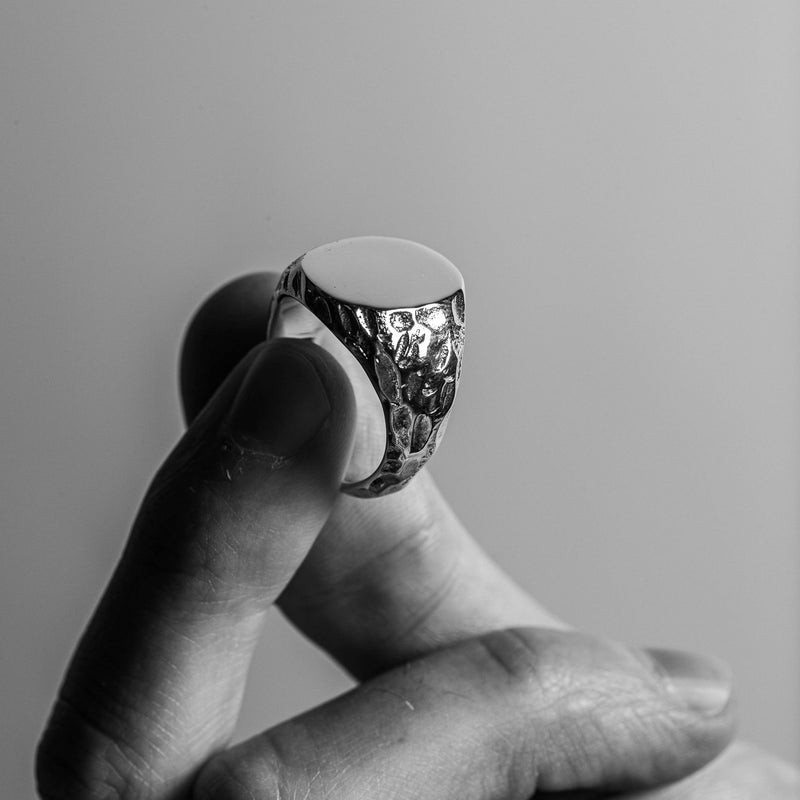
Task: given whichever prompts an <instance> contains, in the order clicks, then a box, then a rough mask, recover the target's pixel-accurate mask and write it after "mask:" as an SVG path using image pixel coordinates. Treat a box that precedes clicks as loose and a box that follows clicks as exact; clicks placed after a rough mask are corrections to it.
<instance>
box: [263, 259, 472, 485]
mask: <svg viewBox="0 0 800 800" xmlns="http://www.w3.org/2000/svg"><path fill="white" fill-rule="evenodd" d="M302 261H303V259H302V257H301V258H299V259H297V260H296V261H295V262H293V263H292V264H290V265H289V266H288V267H287V268H286V270H285V271H284V272H283V275H282V276H281V279H280V281H279V282H278V286H277V288H276V290H275V295H274V297H273V300H272V304H273V307H272V314H271V319H273V320H274V319H275V318H276V314H277V306H278V303H280V301H281V299H282V298H283V297H291V298H292V299H294V300H296V301H298V302H299V303H302V304H303V305H304V306H305V307H306V308H307V309H308V310H309V311H311V312H312V313H313V314H314V315H315V316H316V317H317V318H318V319H319V320H320V322H322V323H323V324H324V325H325V327H326V328H328V329H329V330H330V331H331V332H332V333H333V334H334V335H335V336H336V338H337V339H339V341H341V342H342V343H343V344H344V346H345V347H346V348H347V349H348V350H349V351H350V353H352V355H353V357H354V358H355V359H356V360H357V361H358V363H359V364H360V365H361V367H362V368H363V370H364V372H365V373H366V375H367V377H368V378H369V381H370V383H371V384H372V386H373V387H374V389H375V392H376V394H377V395H378V399H379V400H380V402H381V407H382V409H383V414H384V420H385V423H386V448H385V450H384V453H383V458H382V460H381V462H380V464H379V465H378V467H377V469H376V470H375V472H373V473H372V475H370V476H369V477H367V478H365V479H364V480H361V481H358V482H357V483H347V484H343V486H342V491H343V492H346V493H347V494H351V495H355V496H356V497H380V496H381V495H386V494H390V493H391V492H396V491H398V490H399V489H401V488H402V487H403V486H405V485H406V484H407V483H408V482H409V481H410V480H411V478H413V477H414V475H415V474H416V473H417V472H419V470H420V469H421V468H422V466H423V465H424V464H425V462H426V461H428V459H429V458H430V457H431V456H432V455H433V453H434V452H435V450H436V447H437V445H438V444H439V442H440V441H441V439H442V436H443V434H444V429H445V427H446V424H447V415H448V412H449V411H450V408H451V406H452V405H453V400H454V399H455V395H456V390H457V388H458V380H459V377H460V375H461V360H462V353H463V349H464V293H463V291H461V290H459V291H457V292H456V293H455V294H452V295H450V296H449V297H444V298H442V299H441V300H437V301H436V302H432V303H426V304H425V305H422V306H418V307H416V308H391V309H385V308H372V307H370V306H363V305H354V304H351V303H347V302H343V301H341V300H338V299H336V298H334V297H331V296H330V295H329V294H327V293H326V292H324V291H322V290H321V289H320V288H319V287H318V286H316V285H315V284H314V283H313V282H312V281H311V280H310V279H309V278H308V277H307V276H306V274H305V272H304V271H303V267H302Z"/></svg>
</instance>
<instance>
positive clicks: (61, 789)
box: [35, 701, 153, 800]
mask: <svg viewBox="0 0 800 800" xmlns="http://www.w3.org/2000/svg"><path fill="white" fill-rule="evenodd" d="M35 770H36V784H37V790H38V793H39V796H40V797H41V798H42V799H43V800H132V798H139V797H146V796H149V792H150V789H151V788H152V785H153V783H152V781H151V776H150V775H149V772H148V770H147V769H146V766H145V765H144V764H143V763H142V762H141V760H140V758H139V757H138V755H137V754H136V753H135V751H133V750H132V749H131V748H129V747H127V746H126V745H125V744H124V743H121V742H119V741H117V740H115V739H113V738H112V737H111V736H109V735H107V734H106V733H105V732H104V731H102V730H101V729H100V728H99V727H98V726H97V725H95V724H94V723H92V722H91V720H89V719H88V718H87V717H85V716H83V715H80V714H77V713H76V712H75V710H74V709H73V708H72V707H71V706H69V705H68V704H66V703H65V702H64V701H59V702H58V703H57V705H56V708H55V710H54V713H53V717H52V718H51V721H50V723H49V724H48V726H47V729H46V730H45V732H44V734H43V736H42V738H41V740H40V742H39V745H38V747H37V750H36V766H35Z"/></svg>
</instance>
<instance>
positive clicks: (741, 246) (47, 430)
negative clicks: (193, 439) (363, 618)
mask: <svg viewBox="0 0 800 800" xmlns="http://www.w3.org/2000/svg"><path fill="white" fill-rule="evenodd" d="M799 22H800V21H799V20H798V4H796V3H794V2H739V1H736V2H734V1H732V0H728V1H726V2H706V1H703V2H673V1H670V2H647V3H642V2H602V3H601V2H494V3H488V2H466V3H465V2H463V0H459V1H458V2H456V0H453V2H433V3H429V2H424V3H423V2H402V3H400V2H374V0H369V1H368V0H364V1H363V2H337V3H325V2H317V3H303V2H297V1H296V0H294V1H293V2H291V3H290V2H251V1H248V0H241V1H240V2H237V3H233V4H232V3H224V4H223V3H221V2H211V1H209V2H206V3H200V2H197V3H189V2H170V3H156V2H151V1H150V0H148V1H147V2H138V3H119V2H109V1H108V0H103V1H102V2H100V1H99V0H93V1H89V0H83V1H82V2H80V3H78V2H64V0H60V1H59V2H37V3H29V2H22V0H6V2H4V3H3V9H2V11H0V92H1V93H2V106H1V107H0V148H1V149H0V203H2V206H1V207H0V211H1V213H0V269H2V273H1V274H2V284H1V285H0V286H1V288H0V437H2V440H1V441H2V452H3V459H2V466H0V497H1V498H2V502H1V503H0V525H1V526H2V527H1V528H0V530H2V540H0V541H1V545H0V546H1V547H2V557H0V591H2V598H0V599H1V600H2V603H1V604H0V608H2V631H1V632H0V635H2V647H1V648H0V659H1V663H0V687H2V688H1V689H0V692H1V697H2V709H0V719H2V728H3V733H2V748H0V775H2V776H3V780H4V782H5V784H6V787H5V788H6V791H7V794H8V796H15V797H23V796H26V795H27V796H30V795H31V794H32V789H31V788H30V787H31V781H30V778H29V775H30V772H31V754H32V747H33V741H34V739H35V737H36V734H37V732H38V730H39V729H40V728H41V726H42V723H43V721H44V717H45V714H46V710H47V708H48V705H49V703H50V701H51V697H52V695H53V693H54V691H55V688H56V685H57V682H58V679H59V676H60V673H61V671H62V669H63V666H64V663H65V660H66V658H67V657H68V654H69V652H70V649H71V647H72V644H73V642H74V640H75V638H76V637H77V635H78V632H79V630H80V629H81V627H82V626H83V624H84V622H85V620H86V618H87V616H88V614H89V613H90V610H91V608H92V606H93V604H94V602H95V601H96V599H97V597H98V595H99V593H100V591H101V588H102V586H103V585H104V582H105V580H106V578H107V576H108V574H109V571H110V569H111V567H112V564H113V563H114V561H115V559H116V557H117V555H118V553H119V551H120V548H121V546H122V542H123V539H124V536H125V534H126V529H127V527H128V525H129V523H130V520H131V518H132V516H133V514H134V512H135V509H136V505H137V503H138V500H139V498H140V497H141V494H142V492H143V490H144V488H145V485H146V484H147V482H148V479H149V476H150V475H151V473H152V472H153V470H154V469H155V467H156V466H157V465H158V463H159V461H160V459H161V458H162V457H163V456H164V454H165V453H166V452H167V450H168V449H169V448H170V446H171V443H172V442H173V441H174V440H175V438H176V437H177V436H178V435H179V433H180V430H181V422H180V417H179V412H178V405H177V401H176V380H175V364H176V357H177V351H178V347H179V342H180V338H181V333H182V330H183V328H184V325H185V322H186V320H187V318H188V317H189V315H190V314H191V313H192V311H193V309H194V308H195V306H196V305H197V304H198V303H199V302H200V301H201V300H202V298H203V297H204V296H205V295H206V294H207V293H208V292H210V291H211V290H212V289H214V288H215V287H216V286H217V285H219V284H220V283H221V282H223V281H225V280H226V279H229V278H230V277H233V276H235V275H237V274H240V273H242V272H245V271H249V270H252V269H257V268H262V267H265V266H270V267H274V268H278V267H282V266H284V265H285V264H286V263H288V262H289V261H290V260H291V259H292V258H294V257H295V256H297V255H299V254H300V253H302V252H303V251H305V250H306V249H308V248H309V247H312V246H314V245H317V244H320V243H323V242H325V241H329V240H332V239H337V238H341V237H343V236H351V235H358V234H364V233H383V234H388V235H397V236H403V237H408V238H412V239H417V240H419V241H421V242H424V243H426V244H428V245H430V246H432V247H434V248H436V249H439V250H441V251H442V252H443V253H445V254H446V255H447V256H448V257H450V258H451V259H452V260H453V261H454V262H455V263H456V264H457V265H458V266H459V267H460V268H461V270H462V271H463V273H464V276H465V279H466V282H467V289H468V303H469V306H468V314H469V317H468V319H469V339H468V350H467V356H466V363H465V367H464V374H463V382H462V389H461V392H460V396H459V401H458V403H457V404H456V408H455V411H454V418H453V419H452V422H451V425H450V428H449V432H448V438H447V440H446V442H445V446H444V448H443V450H442V451H441V452H440V453H439V454H438V455H437V457H436V459H435V461H434V472H435V473H436V474H437V476H438V477H439V479H440V481H441V483H442V484H444V486H445V488H446V489H447V491H448V493H449V495H450V496H451V497H452V500H453V503H454V505H455V506H456V508H457V509H458V510H459V512H460V514H461V515H462V517H463V518H464V519H465V521H466V522H467V523H468V525H469V526H470V527H471V529H472V530H473V531H474V533H475V535H476V536H477V537H478V538H479V539H480V540H481V541H482V542H483V543H484V544H485V546H486V547H487V548H488V549H489V550H490V551H491V552H492V553H493V554H494V555H495V556H496V557H497V558H498V559H499V560H500V562H501V563H502V564H504V565H505V566H506V567H507V569H508V570H510V571H511V572H512V573H513V574H514V575H515V576H516V577H517V578H518V579H519V580H520V581H521V582H522V583H523V584H524V585H526V586H527V587H529V588H530V589H531V591H532V592H534V593H535V594H536V596H537V597H539V599H541V600H542V601H543V602H545V603H546V604H548V605H549V606H550V607H551V608H552V609H553V610H554V611H556V612H557V613H558V614H560V615H562V616H563V617H564V618H566V619H568V620H569V621H571V622H573V623H575V624H577V625H580V626H583V627H586V628H589V629H591V630H594V631H598V632H602V633H605V634H609V635H612V636H616V637H620V638H623V639H626V640H630V641H633V642H640V643H657V644H660V645H664V646H679V647H687V648H698V649H700V650H709V651H712V652H715V653H717V654H719V655H721V656H723V657H725V658H727V659H728V660H730V662H732V664H733V665H734V667H735V669H736V672H737V675H738V680H739V687H740V690H741V697H742V715H743V733H744V734H745V735H746V736H747V737H749V738H751V739H755V740H757V741H759V742H761V743H763V744H765V745H767V746H769V747H770V748H772V749H774V750H776V751H778V752H780V753H782V754H784V755H787V756H790V757H795V756H796V754H797V753H798V738H799V737H798V719H797V710H798V708H799V707H800V702H798V701H799V700H800V698H799V697H798V684H797V675H798V674H800V669H798V667H799V666H800V665H799V664H798V660H799V659H798V607H799V604H798V589H797V575H798V542H797V538H796V530H797V522H798V491H797V488H798V478H799V477H800V475H798V422H797V414H796V412H797V407H798V406H797V401H798V359H797V339H796V334H797V329H798V321H799V320H798V291H797V290H798V286H797V279H798V275H797V264H798V250H799V249H800V230H799V227H798V219H799V218H800V217H799V212H800V202H798V177H799V176H800V170H799V169H798V146H797V142H798V141H800V130H799V129H800V125H799V124H798V119H799V117H798V101H797V97H798V82H799V81H798V62H799V61H800V58H799V56H800V45H798V42H800V35H799V34H800V24H799ZM252 677H253V686H252V689H251V691H250V693H249V695H248V699H247V703H246V711H245V717H244V719H243V723H242V733H247V732H252V731H254V730H256V729H258V728H260V727H262V726H263V725H265V724H266V723H267V722H269V721H275V720H277V719H278V718H280V717H283V716H285V715H287V714H290V713H293V712H295V711H297V710H299V709H301V708H303V707H305V706H307V705H308V704H310V703H313V702H317V701H319V700H321V699H323V698H325V697H327V696H328V695H330V694H331V693H332V692H334V691H338V690H339V689H341V688H343V687H345V686H346V685H347V681H346V679H345V678H343V677H342V676H341V675H340V674H339V672H338V670H337V669H336V668H335V667H334V666H332V665H331V664H330V663H329V662H328V661H327V660H326V659H325V658H324V657H322V656H318V655H316V654H315V653H314V651H312V650H311V648H310V647H309V645H307V644H306V643H305V642H303V641H301V640H300V639H299V637H298V636H296V635H295V634H294V633H292V632H290V631H288V630H287V628H286V626H285V625H284V624H283V623H282V621H281V620H279V619H277V618H276V619H275V620H274V621H273V622H272V623H271V624H270V627H269V630H268V638H267V639H266V640H265V645H264V647H263V648H262V650H261V651H260V652H259V655H258V659H257V662H256V664H255V667H254V670H253V675H252Z"/></svg>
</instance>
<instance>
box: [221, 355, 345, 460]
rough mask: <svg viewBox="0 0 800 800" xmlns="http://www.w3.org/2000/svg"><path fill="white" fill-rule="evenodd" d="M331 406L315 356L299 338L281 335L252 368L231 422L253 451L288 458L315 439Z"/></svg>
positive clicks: (239, 440) (241, 440)
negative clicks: (303, 347)
mask: <svg viewBox="0 0 800 800" xmlns="http://www.w3.org/2000/svg"><path fill="white" fill-rule="evenodd" d="M330 411H331V406H330V402H329V401H328V394H327V392H326V391H325V387H324V385H323V383H322V379H321V378H320V375H319V373H318V372H317V370H316V369H315V368H314V366H313V365H312V363H311V361H310V360H309V358H307V357H306V356H305V355H304V354H303V353H302V352H300V351H299V349H298V348H297V346H296V345H295V344H294V343H289V342H286V341H284V340H276V341H274V342H270V343H269V344H267V345H266V347H265V348H264V351H263V352H262V353H261V354H260V355H259V356H258V358H257V359H256V360H255V362H254V363H253V365H252V366H251V367H250V371H249V372H248V373H247V375H246V376H245V378H244V380H243V381H242V386H241V388H240V389H239V393H238V394H237V395H236V399H235V400H234V402H233V406H232V407H231V410H230V413H229V415H228V417H227V420H226V423H225V427H226V428H227V430H228V431H229V432H230V434H231V436H233V437H234V438H235V440H236V442H237V444H239V445H241V446H242V447H245V448H247V449H248V450H252V451H255V452H260V453H265V454H270V455H275V456H281V457H288V456H292V455H294V454H296V453H297V452H298V451H300V450H301V449H302V448H303V446H304V445H305V444H306V443H308V442H309V441H310V440H311V439H313V438H314V436H315V435H316V433H317V432H318V431H319V429H320V428H321V427H322V424H323V423H324V422H325V420H326V419H327V417H328V414H330Z"/></svg>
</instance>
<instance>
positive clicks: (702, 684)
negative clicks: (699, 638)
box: [647, 649, 733, 717]
mask: <svg viewBox="0 0 800 800" xmlns="http://www.w3.org/2000/svg"><path fill="white" fill-rule="evenodd" d="M647 653H648V654H649V655H650V656H651V657H652V659H653V661H654V662H655V664H656V666H657V667H658V670H659V673H660V674H661V676H662V677H663V679H664V682H665V683H666V685H667V688H668V689H669V690H670V692H672V693H673V694H674V695H675V696H676V697H678V698H679V699H680V700H681V702H682V703H683V704H684V705H685V706H687V707H688V708H690V709H692V710H693V711H697V712H699V713H701V714H703V715H705V716H709V717H711V716H715V715H717V714H719V713H720V712H721V711H722V710H723V709H724V708H725V706H727V705H728V702H729V701H730V699H731V694H732V692H733V675H732V673H731V669H730V667H729V666H728V665H727V664H725V663H724V662H723V661H720V660H719V659H716V658H710V657H708V656H701V655H697V654H695V653H687V652H684V651H682V650H659V649H648V650H647Z"/></svg>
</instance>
